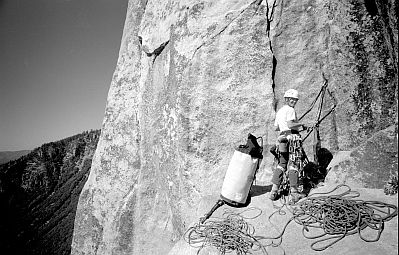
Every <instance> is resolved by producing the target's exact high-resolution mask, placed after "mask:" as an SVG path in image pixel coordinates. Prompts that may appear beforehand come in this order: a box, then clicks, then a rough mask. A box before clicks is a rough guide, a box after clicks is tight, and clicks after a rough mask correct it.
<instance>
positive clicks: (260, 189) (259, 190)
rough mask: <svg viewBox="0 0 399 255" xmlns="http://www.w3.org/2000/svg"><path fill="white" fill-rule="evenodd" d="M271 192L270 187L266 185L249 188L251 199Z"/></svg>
mask: <svg viewBox="0 0 399 255" xmlns="http://www.w3.org/2000/svg"><path fill="white" fill-rule="evenodd" d="M271 190H272V185H271V184H270V185H267V186H259V185H253V186H252V187H251V191H250V193H249V194H250V196H251V197H257V196H261V195H263V194H265V193H267V192H270V191H271Z"/></svg>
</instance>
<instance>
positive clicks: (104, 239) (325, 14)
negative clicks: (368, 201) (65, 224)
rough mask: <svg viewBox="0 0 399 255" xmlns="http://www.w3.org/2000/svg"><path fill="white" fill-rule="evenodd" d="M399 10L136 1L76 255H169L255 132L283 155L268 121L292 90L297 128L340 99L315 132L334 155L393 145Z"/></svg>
mask: <svg viewBox="0 0 399 255" xmlns="http://www.w3.org/2000/svg"><path fill="white" fill-rule="evenodd" d="M381 2H382V1H381ZM395 8H396V9H397V5H396V3H395V1H390V2H389V5H383V4H381V3H380V2H379V1H349V0H346V1H343V2H342V1H338V0H336V1H334V0H332V1H328V2H326V1H321V0H320V1H317V0H308V1H302V0H301V1H299V0H293V1H271V0H269V1H261V0H257V1H239V0H234V1H233V0H218V1H195V0H191V1H189V0H183V1H174V0H169V1H162V2H161V1H153V0H147V1H145V0H141V1H140V0H130V1H129V5H128V10H127V16H126V22H125V28H124V33H123V37H122V42H121V49H120V53H119V60H118V63H117V66H116V70H115V73H114V76H113V78H112V83H111V87H110V90H109V94H108V100H107V106H106V112H105V117H104V121H103V126H102V132H101V137H100V141H99V143H98V146H97V151H96V153H95V156H94V158H93V163H92V168H91V173H90V176H89V179H88V181H87V182H86V185H85V187H84V189H83V191H82V193H81V195H80V201H79V205H78V210H77V215H76V220H75V230H74V237H73V243H72V254H167V253H168V251H169V250H171V249H172V247H173V245H174V244H175V243H176V242H177V240H179V238H180V237H181V235H182V234H183V233H184V231H185V230H186V228H187V226H188V225H189V224H190V223H192V222H194V221H197V220H198V218H199V217H200V216H202V215H203V214H204V212H205V211H206V210H208V209H209V207H211V206H212V205H213V203H214V197H215V194H216V195H218V194H219V192H220V188H221V185H222V182H223V176H224V172H225V170H226V168H227V165H228V163H229V160H230V157H231V156H232V154H233V152H234V148H235V147H237V146H238V145H239V144H242V143H244V142H245V138H246V136H247V135H248V133H252V134H254V135H255V136H262V137H263V143H264V147H265V149H266V148H268V145H270V144H273V143H274V142H275V139H276V133H275V132H274V131H273V128H272V126H273V121H274V114H275V111H276V110H277V109H278V108H279V107H281V106H282V104H283V102H282V101H283V99H282V95H283V93H284V91H285V90H286V89H288V88H296V89H298V90H299V91H300V96H301V100H300V101H299V102H298V105H297V112H298V114H299V115H301V114H302V113H304V112H305V111H306V110H307V109H308V107H309V106H310V103H311V102H312V100H313V99H314V98H315V97H316V96H317V94H318V93H319V91H320V89H321V87H322V84H323V83H324V82H325V81H327V82H328V88H329V90H330V91H331V94H332V96H333V97H330V95H328V94H327V95H326V96H325V100H324V108H323V112H322V113H323V114H325V113H327V112H328V109H329V108H330V107H332V105H333V104H334V103H336V104H337V108H336V111H335V112H333V113H332V114H330V115H329V116H328V117H327V118H326V119H325V120H324V121H323V122H322V123H321V125H320V129H321V131H320V132H321V136H322V146H323V147H326V148H329V149H330V150H331V151H333V152H338V151H341V150H345V151H350V150H353V149H355V148H358V147H359V146H361V145H362V144H365V143H367V141H368V140H369V139H370V138H372V137H373V135H374V134H375V133H377V132H379V131H381V130H384V129H386V128H393V129H394V130H395V131H394V132H396V133H397V131H396V130H397V128H396V127H397V99H396V98H397V17H396V16H395V15H396V14H395ZM396 13H397V12H396ZM323 77H324V78H323ZM334 98H335V100H334ZM316 110H317V105H316V106H315V109H314V110H313V111H311V112H310V113H309V114H308V115H307V116H306V117H305V118H304V121H305V122H306V123H307V124H309V125H311V124H314V123H315V121H316V120H317V118H316V117H317V111H316ZM394 139H397V138H394ZM310 140H311V139H309V141H307V144H306V146H307V147H306V148H307V150H308V151H309V154H310V152H311V151H310V148H311V141H310ZM377 142H379V141H377ZM382 142H383V143H384V141H382ZM381 153H382V152H381ZM264 154H265V159H264V160H263V163H262V165H261V173H260V176H261V178H260V179H261V180H260V181H263V182H265V183H266V182H268V181H270V180H269V179H268V177H269V176H270V171H271V170H270V166H271V158H270V155H268V153H267V150H265V153H264ZM392 160H393V161H395V160H396V162H397V154H396V158H395V157H393V158H392ZM391 163H392V162H387V164H391ZM396 164H397V163H396ZM354 167H355V168H357V167H362V166H361V164H357V165H356V164H355V165H354ZM382 171H385V170H384V169H383V167H382ZM388 172H389V171H388ZM387 175H388V174H387ZM381 181H386V180H381Z"/></svg>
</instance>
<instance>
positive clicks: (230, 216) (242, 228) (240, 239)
mask: <svg viewBox="0 0 399 255" xmlns="http://www.w3.org/2000/svg"><path fill="white" fill-rule="evenodd" d="M250 211H255V212H256V214H255V216H252V217H247V216H245V215H244V214H246V213H248V212H250ZM261 213H262V211H261V210H260V209H258V208H254V207H252V208H248V209H247V210H245V211H243V212H241V213H235V212H233V211H230V210H226V211H225V212H224V213H223V216H224V217H223V218H216V217H212V218H210V219H209V220H208V221H206V222H205V223H203V224H201V223H197V224H195V225H194V226H192V227H190V228H189V229H188V230H187V231H186V233H185V234H184V239H185V240H186V242H187V243H189V244H190V245H191V246H193V247H196V248H199V249H198V251H197V254H199V252H200V251H201V250H202V249H203V248H205V247H206V246H213V247H215V248H216V249H218V250H219V252H220V254H226V253H230V252H233V251H235V252H236V254H237V255H244V254H250V253H251V251H256V250H262V252H263V253H264V254H267V252H266V250H265V248H264V247H263V246H262V244H261V243H260V242H259V241H258V240H257V239H256V237H254V234H255V228H254V226H252V225H251V224H249V223H247V222H246V221H245V220H248V219H254V218H256V217H258V216H259V215H260V214H261Z"/></svg>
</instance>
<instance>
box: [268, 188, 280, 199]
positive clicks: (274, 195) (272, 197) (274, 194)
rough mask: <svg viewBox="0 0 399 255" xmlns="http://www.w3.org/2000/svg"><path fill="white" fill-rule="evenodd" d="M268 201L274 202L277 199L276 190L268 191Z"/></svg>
mask: <svg viewBox="0 0 399 255" xmlns="http://www.w3.org/2000/svg"><path fill="white" fill-rule="evenodd" d="M269 198H270V200H272V201H276V200H277V199H278V192H277V190H272V191H270V197H269Z"/></svg>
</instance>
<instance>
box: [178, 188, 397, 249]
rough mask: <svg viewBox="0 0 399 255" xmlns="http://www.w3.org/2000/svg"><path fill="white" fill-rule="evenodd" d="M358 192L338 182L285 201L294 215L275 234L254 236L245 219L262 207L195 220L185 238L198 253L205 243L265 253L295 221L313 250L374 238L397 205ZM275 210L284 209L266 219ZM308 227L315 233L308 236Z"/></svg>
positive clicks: (278, 243)
mask: <svg viewBox="0 0 399 255" xmlns="http://www.w3.org/2000/svg"><path fill="white" fill-rule="evenodd" d="M340 188H346V191H344V192H342V193H341V194H338V195H332V193H333V192H334V191H336V190H338V189H340ZM316 195H319V196H316ZM359 195H360V194H359V193H358V192H355V191H352V190H351V188H350V187H349V186H347V185H338V186H337V187H336V188H334V189H333V190H331V191H330V192H326V193H314V194H312V195H310V196H308V197H307V198H306V199H303V200H302V201H300V202H299V203H297V204H295V205H294V206H289V205H288V204H285V205H284V206H287V208H288V210H289V211H290V212H291V213H292V215H293V216H292V217H291V218H290V219H289V220H288V222H287V223H286V224H285V225H284V227H283V229H282V231H281V233H280V234H279V235H277V236H270V237H267V236H256V235H255V228H254V227H253V226H252V225H250V224H249V223H247V222H246V221H245V220H248V219H254V218H256V217H258V216H260V215H261V213H262V211H261V210H260V209H258V208H249V209H248V210H246V211H243V212H241V213H234V212H232V211H228V212H225V213H224V214H223V216H224V218H213V217H212V218H210V219H209V220H208V221H207V222H206V223H205V224H201V223H199V224H196V225H194V226H193V227H190V228H189V229H188V230H187V231H186V233H185V235H184V239H185V240H186V242H187V243H189V244H190V245H191V246H193V247H197V248H199V250H198V252H197V254H198V253H199V252H200V251H201V249H203V248H204V247H206V246H214V247H216V248H217V249H218V250H219V252H220V254H226V253H230V252H232V251H235V252H236V254H239V255H244V254H252V252H254V251H261V252H262V253H263V254H268V253H267V250H266V248H267V247H279V248H281V249H283V248H282V247H280V245H281V242H282V239H281V238H282V237H283V235H284V232H285V230H286V228H287V227H288V225H289V224H290V223H291V222H292V221H294V222H296V223H297V224H299V225H301V226H302V234H303V236H304V237H305V238H307V239H315V241H314V242H313V243H312V244H311V246H310V247H311V248H312V249H313V250H315V251H323V250H325V249H327V248H328V247H330V246H332V245H334V244H335V243H337V242H339V241H340V240H342V239H343V238H344V237H346V236H349V235H353V234H356V233H357V234H359V236H360V238H361V239H362V240H364V241H366V242H376V241H378V240H379V238H380V236H381V233H382V231H383V229H384V223H385V222H386V221H389V220H391V219H392V218H394V217H396V216H397V214H398V208H397V206H395V205H392V204H387V203H383V202H379V201H363V200H359V199H354V198H357V197H358V196H359ZM255 210H257V211H258V213H257V214H256V215H255V216H253V217H244V215H243V214H244V213H246V212H248V211H255ZM275 214H280V215H283V214H286V213H285V212H284V211H283V210H282V208H279V210H278V211H275V212H273V213H272V214H271V215H270V216H269V221H270V219H271V217H272V216H273V215H275ZM272 225H274V224H272ZM368 228H369V229H371V230H373V231H375V232H376V234H375V237H374V238H366V237H365V236H364V235H363V231H364V230H366V229H368ZM311 230H314V231H315V232H317V234H315V235H313V236H311V235H310V232H311ZM273 240H275V241H277V242H273ZM270 241H271V242H270ZM283 250H284V249H283Z"/></svg>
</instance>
